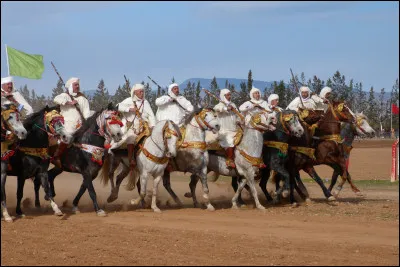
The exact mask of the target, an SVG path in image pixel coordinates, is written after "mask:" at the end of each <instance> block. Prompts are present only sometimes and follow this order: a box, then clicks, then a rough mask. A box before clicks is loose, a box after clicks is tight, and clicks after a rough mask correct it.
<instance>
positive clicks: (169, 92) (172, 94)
mask: <svg viewBox="0 0 400 267" xmlns="http://www.w3.org/2000/svg"><path fill="white" fill-rule="evenodd" d="M175 86H177V87H178V88H179V85H178V84H177V83H172V84H170V85H169V86H168V95H170V96H171V97H176V96H177V95H175V94H174V93H173V92H172V88H174V87H175Z"/></svg>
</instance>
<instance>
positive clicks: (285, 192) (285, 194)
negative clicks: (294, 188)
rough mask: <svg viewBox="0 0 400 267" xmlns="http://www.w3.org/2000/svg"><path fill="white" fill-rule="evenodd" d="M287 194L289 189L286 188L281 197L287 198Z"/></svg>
mask: <svg viewBox="0 0 400 267" xmlns="http://www.w3.org/2000/svg"><path fill="white" fill-rule="evenodd" d="M288 196H289V191H288V190H283V192H282V197H284V198H287V197H288Z"/></svg>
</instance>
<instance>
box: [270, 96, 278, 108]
mask: <svg viewBox="0 0 400 267" xmlns="http://www.w3.org/2000/svg"><path fill="white" fill-rule="evenodd" d="M273 100H279V95H277V94H271V95H270V96H269V97H268V104H269V105H271V106H272V104H271V102H272V101H273Z"/></svg>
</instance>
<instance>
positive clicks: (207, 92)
mask: <svg viewBox="0 0 400 267" xmlns="http://www.w3.org/2000/svg"><path fill="white" fill-rule="evenodd" d="M203 91H204V92H206V94H208V95H209V96H211V97H213V98H214V99H216V100H217V101H218V102H221V103H222V104H224V105H225V106H228V104H226V103H225V102H224V101H222V100H221V99H220V98H219V97H218V96H216V95H214V94H213V93H211V92H210V91H208V90H207V89H205V88H203ZM232 111H233V113H235V114H236V115H237V116H238V117H239V118H240V119H241V120H242V121H243V120H244V117H243V115H242V114H240V112H239V111H238V110H237V109H236V108H234V107H232Z"/></svg>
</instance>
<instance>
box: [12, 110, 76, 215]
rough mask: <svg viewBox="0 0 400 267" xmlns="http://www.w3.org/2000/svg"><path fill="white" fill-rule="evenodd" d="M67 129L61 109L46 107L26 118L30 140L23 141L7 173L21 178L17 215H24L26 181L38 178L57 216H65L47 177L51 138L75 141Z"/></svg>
mask: <svg viewBox="0 0 400 267" xmlns="http://www.w3.org/2000/svg"><path fill="white" fill-rule="evenodd" d="M63 126H64V119H63V117H62V116H61V115H60V114H59V106H55V107H51V108H49V107H48V106H46V107H45V108H43V109H41V110H40V111H38V112H36V113H33V114H32V115H30V116H29V117H28V118H26V119H25V121H24V127H25V129H26V130H27V131H28V135H27V137H26V139H24V140H21V141H20V142H19V145H18V147H17V149H16V153H15V154H14V155H13V156H12V157H10V159H9V163H10V166H11V169H10V170H7V175H10V176H17V177H18V185H17V207H16V213H17V215H19V216H24V214H23V212H22V210H21V200H22V197H23V193H24V185H25V180H26V179H28V178H31V177H35V181H38V182H39V181H40V182H41V184H42V186H43V189H44V191H45V194H46V195H45V200H49V201H50V204H51V207H52V208H53V210H54V213H55V214H56V215H59V216H61V215H63V213H62V212H61V211H60V209H59V208H58V206H57V204H56V203H55V202H54V199H53V195H52V194H51V192H50V190H49V181H48V176H47V170H48V168H49V164H50V157H49V154H48V148H49V138H54V137H56V138H57V137H59V138H61V140H62V141H63V142H65V143H68V142H69V141H70V140H71V137H70V136H69V135H68V133H66V132H65V130H64V127H63Z"/></svg>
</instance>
